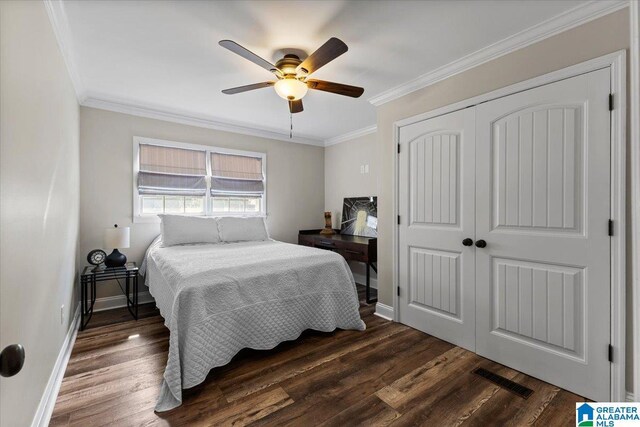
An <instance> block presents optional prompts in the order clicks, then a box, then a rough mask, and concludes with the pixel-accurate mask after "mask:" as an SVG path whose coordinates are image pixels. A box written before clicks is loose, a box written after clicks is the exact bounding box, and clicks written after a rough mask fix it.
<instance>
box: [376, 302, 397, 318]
mask: <svg viewBox="0 0 640 427" xmlns="http://www.w3.org/2000/svg"><path fill="white" fill-rule="evenodd" d="M373 314H375V315H376V316H378V317H382V318H383V319H386V320H393V307H391V306H389V305H386V304H382V303H381V302H377V303H376V311H375V312H374V313H373Z"/></svg>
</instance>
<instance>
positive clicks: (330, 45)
mask: <svg viewBox="0 0 640 427" xmlns="http://www.w3.org/2000/svg"><path fill="white" fill-rule="evenodd" d="M347 50H349V48H348V47H347V45H346V44H345V43H344V42H343V41H342V40H340V39H338V38H335V37H331V38H330V39H329V41H327V42H326V43H325V44H323V45H322V46H320V47H319V48H318V50H316V51H315V52H313V53H312V54H311V55H309V56H308V57H307V59H305V60H304V61H303V62H302V64H300V65H298V67H297V68H296V71H300V70H301V69H303V68H304V69H305V70H306V71H307V74H311V73H313V72H315V71H318V70H319V69H320V67H322V66H323V65H325V64H327V63H329V62H331V61H333V60H334V59H336V58H337V57H338V56H340V55H342V54H343V53H345V52H346V51H347Z"/></svg>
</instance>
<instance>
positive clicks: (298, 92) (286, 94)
mask: <svg viewBox="0 0 640 427" xmlns="http://www.w3.org/2000/svg"><path fill="white" fill-rule="evenodd" d="M274 88H275V89H276V93H277V94H278V96H280V98H282V99H286V100H287V101H297V100H299V99H302V98H303V97H304V96H305V95H306V94H307V91H308V90H309V88H308V87H307V84H306V83H304V82H301V81H300V80H297V79H294V78H290V79H282V80H278V81H277V82H276V84H275V86H274Z"/></svg>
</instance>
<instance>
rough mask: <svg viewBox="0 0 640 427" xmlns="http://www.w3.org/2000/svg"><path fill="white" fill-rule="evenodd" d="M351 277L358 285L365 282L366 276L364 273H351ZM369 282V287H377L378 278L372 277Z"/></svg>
mask: <svg viewBox="0 0 640 427" xmlns="http://www.w3.org/2000/svg"><path fill="white" fill-rule="evenodd" d="M353 278H354V279H355V281H356V283H357V284H359V285H364V284H365V283H367V276H365V275H364V274H359V273H353ZM369 283H370V284H371V287H372V288H373V289H378V279H374V278H373V277H372V278H371V280H370V281H369Z"/></svg>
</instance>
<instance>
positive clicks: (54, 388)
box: [31, 305, 80, 427]
mask: <svg viewBox="0 0 640 427" xmlns="http://www.w3.org/2000/svg"><path fill="white" fill-rule="evenodd" d="M79 326H80V305H78V307H76V311H75V313H74V315H73V320H72V321H71V325H69V330H68V331H67V336H66V337H65V339H64V342H63V343H62V347H61V348H60V352H59V353H58V358H57V359H56V363H55V365H53V371H51V375H50V376H49V381H48V382H47V386H46V387H45V389H44V393H43V394H42V398H41V399H40V404H39V405H38V409H37V410H36V414H35V416H34V417H33V421H32V422H31V427H46V426H48V425H49V421H50V420H51V415H52V414H53V407H54V406H55V404H56V399H57V398H58V392H59V391H60V385H62V378H63V377H64V372H65V370H66V369H67V363H69V358H70V357H71V350H72V349H73V344H74V343H75V342H76V336H77V335H78V327H79Z"/></svg>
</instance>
